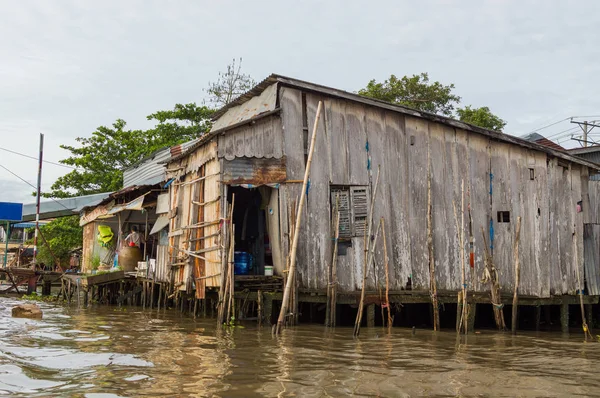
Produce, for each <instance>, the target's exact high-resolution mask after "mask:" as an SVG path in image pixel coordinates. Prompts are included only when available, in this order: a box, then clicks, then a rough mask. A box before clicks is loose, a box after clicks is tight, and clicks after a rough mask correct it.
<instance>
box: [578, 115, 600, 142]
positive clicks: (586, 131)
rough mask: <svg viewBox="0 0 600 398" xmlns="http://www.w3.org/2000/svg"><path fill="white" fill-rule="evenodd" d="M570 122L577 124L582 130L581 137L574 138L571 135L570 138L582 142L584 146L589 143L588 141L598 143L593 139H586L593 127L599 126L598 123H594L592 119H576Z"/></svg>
mask: <svg viewBox="0 0 600 398" xmlns="http://www.w3.org/2000/svg"><path fill="white" fill-rule="evenodd" d="M571 123H573V124H577V125H578V126H579V127H580V128H581V130H582V131H583V136H582V137H581V138H582V139H578V138H574V137H573V136H571V139H572V140H574V141H579V142H580V143H582V144H583V146H584V147H587V146H588V143H590V142H591V143H592V145H598V144H597V143H596V142H595V141H593V140H592V141H589V139H588V137H589V134H590V132H591V131H592V130H593V129H594V127H599V128H600V125H598V124H596V121H592V122H591V123H590V122H588V121H587V120H586V121H584V122H577V121H574V120H571Z"/></svg>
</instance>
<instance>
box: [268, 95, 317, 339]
mask: <svg viewBox="0 0 600 398" xmlns="http://www.w3.org/2000/svg"><path fill="white" fill-rule="evenodd" d="M322 109H323V102H322V101H319V105H318V106H317V114H316V116H315V124H314V126H313V132H312V138H311V140H310V150H309V152H308V159H307V161H306V170H305V172H304V180H303V183H302V191H301V192H300V202H299V203H298V212H297V214H296V227H295V228H294V241H293V244H292V249H291V251H290V268H289V270H288V280H287V283H286V286H285V291H284V292H283V300H282V302H281V311H279V318H278V319H277V327H276V328H275V334H279V333H281V329H282V328H283V324H284V323H285V317H286V315H287V311H288V305H289V300H290V293H291V290H292V283H295V278H294V276H295V275H296V274H295V273H296V251H297V250H298V237H299V236H300V233H299V231H300V223H301V221H302V211H303V210H304V203H305V202H306V186H307V185H308V176H309V175H310V166H311V164H312V158H313V155H314V153H315V142H316V140H317V127H318V126H319V119H320V116H321V110H322Z"/></svg>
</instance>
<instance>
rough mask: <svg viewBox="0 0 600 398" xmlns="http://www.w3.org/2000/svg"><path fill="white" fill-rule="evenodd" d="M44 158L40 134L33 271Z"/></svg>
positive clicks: (42, 137)
mask: <svg viewBox="0 0 600 398" xmlns="http://www.w3.org/2000/svg"><path fill="white" fill-rule="evenodd" d="M43 158H44V134H42V133H40V154H39V162H38V179H37V200H36V205H35V232H34V235H33V269H34V270H35V263H36V257H37V241H38V231H39V229H40V197H41V193H42V192H41V191H42V162H43Z"/></svg>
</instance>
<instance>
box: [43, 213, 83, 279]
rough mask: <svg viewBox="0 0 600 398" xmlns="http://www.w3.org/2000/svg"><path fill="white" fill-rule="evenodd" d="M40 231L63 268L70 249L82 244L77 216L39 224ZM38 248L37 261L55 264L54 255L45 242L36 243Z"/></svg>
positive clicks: (81, 234)
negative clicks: (42, 224)
mask: <svg viewBox="0 0 600 398" xmlns="http://www.w3.org/2000/svg"><path fill="white" fill-rule="evenodd" d="M40 231H41V232H42V234H44V237H45V238H46V241H47V242H48V244H49V245H50V249H51V250H52V253H53V254H54V256H55V257H56V259H57V260H58V261H59V262H60V264H61V266H62V267H63V269H64V268H65V266H68V264H69V258H70V254H71V250H73V249H77V248H79V247H81V245H82V244H83V228H82V227H80V226H79V216H69V217H61V218H57V219H55V220H52V221H50V222H49V223H48V224H46V225H44V226H41V227H40ZM42 242H43V241H42ZM38 249H39V250H38V254H37V259H38V261H39V262H41V263H44V264H55V261H54V257H53V256H52V253H50V250H48V246H46V244H44V243H42V244H40V245H38Z"/></svg>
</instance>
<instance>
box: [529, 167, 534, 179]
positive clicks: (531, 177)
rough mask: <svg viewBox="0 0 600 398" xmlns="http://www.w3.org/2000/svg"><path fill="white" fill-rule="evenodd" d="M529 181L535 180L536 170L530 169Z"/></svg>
mask: <svg viewBox="0 0 600 398" xmlns="http://www.w3.org/2000/svg"><path fill="white" fill-rule="evenodd" d="M529 179H530V180H532V181H533V180H535V170H534V169H529Z"/></svg>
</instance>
